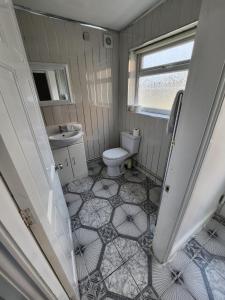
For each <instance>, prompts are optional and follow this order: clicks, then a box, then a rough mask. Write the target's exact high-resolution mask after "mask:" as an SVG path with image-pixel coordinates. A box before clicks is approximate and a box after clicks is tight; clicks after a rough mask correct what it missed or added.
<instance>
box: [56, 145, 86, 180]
mask: <svg viewBox="0 0 225 300" xmlns="http://www.w3.org/2000/svg"><path fill="white" fill-rule="evenodd" d="M53 156H54V160H55V164H56V166H57V165H59V164H61V165H62V169H60V168H59V169H58V174H59V178H60V182H61V184H62V185H65V184H67V183H69V182H71V181H73V180H75V179H78V178H82V177H86V176H87V175H88V169H87V162H86V155H85V149H84V143H83V140H82V142H80V143H76V144H73V145H71V146H68V147H63V148H59V149H54V150H53Z"/></svg>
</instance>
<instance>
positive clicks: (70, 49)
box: [16, 10, 119, 160]
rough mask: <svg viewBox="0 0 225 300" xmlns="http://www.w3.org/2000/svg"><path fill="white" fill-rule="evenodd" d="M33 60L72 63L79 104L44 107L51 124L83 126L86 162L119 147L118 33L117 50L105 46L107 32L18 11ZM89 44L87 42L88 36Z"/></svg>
mask: <svg viewBox="0 0 225 300" xmlns="http://www.w3.org/2000/svg"><path fill="white" fill-rule="evenodd" d="M16 14H17V18H18V23H19V26H20V30H21V33H22V36H23V39H24V44H25V48H26V53H27V56H28V60H29V61H30V62H46V63H63V64H68V66H69V72H70V79H71V86H72V93H73V98H74V99H75V104H71V105H57V106H43V107H41V111H42V115H43V118H44V121H45V124H46V126H49V125H56V124H61V123H66V122H79V123H81V124H82V126H83V129H84V132H85V136H84V139H85V148H86V155H87V159H89V160H90V159H94V158H97V157H100V156H101V155H102V152H103V151H104V150H105V149H108V148H111V147H115V146H118V143H119V133H118V62H119V59H118V33H116V32H113V31H112V32H110V34H111V35H112V36H113V43H114V45H113V49H106V48H104V47H103V31H101V30H96V29H90V28H87V27H83V26H81V25H79V24H78V23H72V22H67V21H62V20H56V19H50V18H47V17H45V16H38V15H34V14H30V13H28V12H24V11H19V10H17V11H16ZM84 31H85V32H89V36H90V40H89V41H84V40H83V32H84Z"/></svg>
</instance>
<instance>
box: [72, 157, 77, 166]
mask: <svg viewBox="0 0 225 300" xmlns="http://www.w3.org/2000/svg"><path fill="white" fill-rule="evenodd" d="M72 162H73V164H74V165H75V164H76V160H75V158H74V157H73V158H72Z"/></svg>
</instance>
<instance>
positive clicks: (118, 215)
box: [113, 204, 147, 237]
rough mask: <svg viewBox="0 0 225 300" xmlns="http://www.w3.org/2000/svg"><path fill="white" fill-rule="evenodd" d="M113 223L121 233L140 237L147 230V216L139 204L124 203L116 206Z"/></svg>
mask: <svg viewBox="0 0 225 300" xmlns="http://www.w3.org/2000/svg"><path fill="white" fill-rule="evenodd" d="M113 224H114V226H115V227H116V229H117V231H118V232H119V233H120V234H122V235H126V236H131V237H139V236H140V235H141V234H142V233H143V232H145V231H146V230H147V216H146V214H145V212H144V211H143V210H142V209H141V208H140V207H139V206H136V205H130V204H123V205H121V206H120V207H118V208H116V210H115V213H114V217H113Z"/></svg>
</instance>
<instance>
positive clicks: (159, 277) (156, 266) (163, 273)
mask: <svg viewBox="0 0 225 300" xmlns="http://www.w3.org/2000/svg"><path fill="white" fill-rule="evenodd" d="M173 281H174V274H173V272H172V271H171V270H170V269H169V268H168V267H167V266H166V265H161V264H160V263H158V262H157V261H156V259H155V258H153V259H152V286H153V288H154V289H155V291H156V292H157V294H158V295H159V296H160V297H161V296H162V295H163V293H165V291H166V290H167V289H168V288H169V287H171V286H172V284H173ZM165 299H166V298H165ZM174 299H175V298H174Z"/></svg>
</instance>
